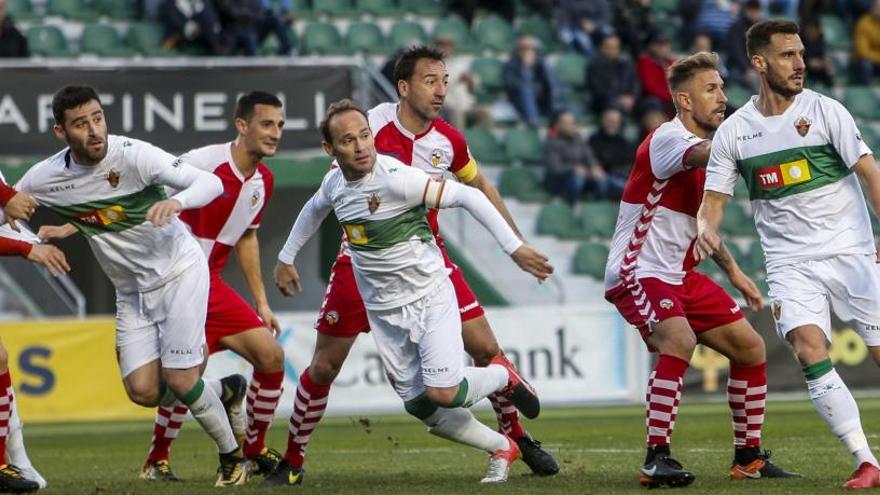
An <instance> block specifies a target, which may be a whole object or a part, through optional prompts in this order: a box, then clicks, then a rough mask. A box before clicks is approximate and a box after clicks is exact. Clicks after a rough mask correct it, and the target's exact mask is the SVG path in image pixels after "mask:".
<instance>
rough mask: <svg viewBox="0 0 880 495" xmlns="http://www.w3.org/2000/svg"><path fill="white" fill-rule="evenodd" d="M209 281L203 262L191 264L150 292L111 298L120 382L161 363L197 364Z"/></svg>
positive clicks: (165, 365) (202, 342) (173, 365)
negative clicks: (139, 370) (113, 299)
mask: <svg viewBox="0 0 880 495" xmlns="http://www.w3.org/2000/svg"><path fill="white" fill-rule="evenodd" d="M209 284H210V278H209V273H208V266H207V264H205V263H194V264H193V265H192V266H191V267H189V268H188V269H187V270H185V271H184V272H183V273H181V274H180V275H179V276H177V277H176V278H174V279H172V280H170V281H169V282H168V283H166V284H165V285H163V286H162V287H159V288H157V289H154V290H151V291H149V292H128V293H117V294H116V353H117V356H118V358H119V369H120V371H121V372H122V378H123V379H124V378H125V377H126V376H128V375H129V374H130V373H131V372H132V371H134V370H136V369H138V368H140V367H141V366H143V365H145V364H147V363H150V362H152V361H155V360H156V359H159V360H160V364H161V366H162V367H163V368H169V369H189V368H193V367H196V366H199V365H201V364H202V361H204V358H205V355H204V346H205V315H206V313H207V311H208V289H209V286H210V285H209Z"/></svg>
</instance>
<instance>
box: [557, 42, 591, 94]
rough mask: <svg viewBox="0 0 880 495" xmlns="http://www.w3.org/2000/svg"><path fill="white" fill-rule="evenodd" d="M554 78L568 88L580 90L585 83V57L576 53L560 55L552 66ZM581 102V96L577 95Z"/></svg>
mask: <svg viewBox="0 0 880 495" xmlns="http://www.w3.org/2000/svg"><path fill="white" fill-rule="evenodd" d="M554 70H555V71H556V78H557V79H558V80H559V82H560V83H562V84H563V85H565V86H566V87H568V88H570V89H576V90H582V89H584V88H585V87H586V85H587V59H586V58H584V57H583V56H582V55H578V54H576V53H566V54H563V55H560V56H559V58H558V59H557V60H556V65H555V66H554ZM578 96H579V99H580V101H581V104H583V96H581V95H578Z"/></svg>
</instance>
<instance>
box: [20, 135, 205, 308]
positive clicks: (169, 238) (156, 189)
mask: <svg viewBox="0 0 880 495" xmlns="http://www.w3.org/2000/svg"><path fill="white" fill-rule="evenodd" d="M107 148H108V150H107V156H106V157H105V158H104V160H102V161H101V163H99V164H97V165H95V166H83V165H79V164H77V163H76V162H74V161H73V156H72V155H71V153H70V150H69V149H68V148H65V149H64V150H61V151H59V152H58V153H56V154H55V155H53V156H51V157H49V158H47V159H45V160H43V161H42V162H40V163H37V164H36V165H34V166H33V167H31V169H30V170H28V171H27V173H26V174H25V175H24V177H22V179H21V181H19V183H18V184H17V185H16V186H15V187H16V189H18V190H19V191H23V192H27V193H29V194H31V195H33V196H34V197H35V198H36V199H37V201H38V202H39V203H40V204H42V205H45V206H48V207H50V208H51V209H52V210H53V211H55V212H56V213H58V214H59V215H61V216H62V217H64V219H65V220H67V221H68V222H70V223H71V224H73V225H74V226H75V227H76V228H77V229H79V231H80V232H82V233H83V234H84V235H85V237H86V239H88V241H89V245H90V246H91V248H92V251H93V252H94V253H95V257H96V258H97V259H98V263H99V264H100V265H101V268H102V269H103V270H104V273H106V274H107V276H108V277H109V278H110V281H111V282H113V285H114V286H115V287H116V290H117V291H118V292H135V291H140V292H144V291H149V290H151V289H155V288H157V287H160V286H162V285H164V284H165V282H167V281H168V280H171V279H173V278H174V277H176V276H177V275H179V274H180V273H182V272H183V271H184V270H186V269H187V268H188V267H189V266H191V265H192V264H193V263H197V262H199V263H205V256H204V255H203V254H202V250H201V249H199V245H198V244H197V243H196V241H195V239H193V237H192V236H190V235H189V232H187V229H186V227H185V226H184V225H183V223H182V222H181V221H180V220H178V219H177V218H174V219H173V220H172V221H170V222H168V223H166V224H165V225H163V226H161V227H156V226H154V225H153V224H151V223H150V222H147V221H146V220H145V217H146V214H147V210H149V208H150V207H151V206H153V204H154V203H156V202H158V201H161V200H164V199H166V196H165V191H164V189H163V187H162V184H167V185H171V186H174V187H177V188H183V187H184V185H183V184H182V183H180V182H178V181H177V180H176V179H177V176H179V175H180V174H183V173H185V170H184V168H186V167H189V165H186V164H184V163H183V162H182V161H180V160H178V159H176V157H175V156H174V155H172V154H170V153H167V152H165V151H163V150H161V149H159V148H157V147H155V146H153V145H151V144H149V143H146V142H144V141H139V140H137V139H131V138H127V137H122V136H113V135H111V136H108V138H107Z"/></svg>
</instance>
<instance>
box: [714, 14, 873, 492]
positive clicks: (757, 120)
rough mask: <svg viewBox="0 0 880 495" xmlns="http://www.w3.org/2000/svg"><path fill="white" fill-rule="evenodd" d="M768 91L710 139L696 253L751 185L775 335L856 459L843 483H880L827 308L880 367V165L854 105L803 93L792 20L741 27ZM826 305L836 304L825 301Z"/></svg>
mask: <svg viewBox="0 0 880 495" xmlns="http://www.w3.org/2000/svg"><path fill="white" fill-rule="evenodd" d="M746 46H747V50H748V54H749V57H750V58H751V62H752V67H754V69H755V70H756V71H757V72H758V74H759V75H760V77H761V89H760V93H759V94H758V96H753V97H752V99H751V100H750V101H749V102H748V103H746V104H745V105H744V106H743V107H742V108H740V109H739V110H737V111H736V113H734V114H733V115H732V116H731V117H730V118H728V119H727V120H726V121H725V122H724V123H723V124H722V125H721V127H719V129H718V132H716V133H715V137H714V138H713V140H712V152H711V155H710V158H709V165H708V169H707V177H706V186H705V195H704V197H703V202H702V205H701V206H700V211H699V215H698V223H699V237H698V240H697V252H698V255H699V256H700V257H702V258H705V257H707V256H710V255H712V254H713V253H715V252H717V250H718V248H719V245H720V242H721V241H720V237H719V233H718V229H719V226H720V225H721V220H722V215H723V207H724V204H725V202H727V201H728V200H729V199H730V197H731V196H732V195H733V190H734V185H735V183H736V179H737V174H740V175H742V176H743V178H744V179H745V182H746V184H747V185H748V190H749V198H750V199H751V203H752V209H753V210H754V215H755V225H756V226H757V228H758V234H759V236H760V238H761V246H762V247H763V249H764V254H765V258H766V264H767V265H766V266H767V283H768V285H769V287H770V299H771V308H772V311H773V317H774V318H775V319H776V331H777V333H778V334H779V336H780V338H782V339H784V340H785V341H786V342H787V343H789V344H790V345H791V346H792V349H793V350H794V353H795V355H796V356H797V359H798V361H800V363H801V365H802V366H803V372H804V377H805V378H806V382H807V389H808V390H809V394H810V398H811V399H812V401H813V404H814V405H815V407H816V410H817V411H818V412H819V415H820V416H822V418H823V419H824V420H825V422H826V423H828V427H829V428H830V429H831V431H832V432H833V433H834V434H835V435H837V437H838V438H840V440H841V441H842V442H843V443H844V444H845V445H846V447H847V448H848V449H849V451H850V452H851V453H852V454H853V456H854V457H855V464H856V470H855V472H854V473H853V475H852V476H851V477H850V479H849V480H847V481H846V482H845V484H844V485H843V487H844V488H846V489H859V488H871V487H880V469H878V467H877V459H876V458H875V456H874V454H873V453H872V452H871V448H870V446H869V445H868V440H867V439H866V437H865V434H864V432H863V431H862V425H861V420H860V418H859V409H858V406H857V405H856V401H855V400H854V399H853V396H852V394H851V393H850V392H849V389H848V388H847V386H846V384H845V383H844V382H843V380H841V378H840V376H839V375H838V374H837V372H836V371H835V370H834V367H833V366H832V364H831V360H830V359H829V357H828V349H827V343H828V342H829V341H830V340H831V321H830V312H829V311H830V309H833V310H834V312H835V313H836V314H837V316H839V317H840V319H842V320H844V321H852V323H853V325H854V327H855V329H856V331H857V332H858V333H859V335H861V337H862V339H863V340H864V342H865V344H866V345H867V346H868V348H869V349H870V351H871V356H872V357H873V358H874V360H875V361H876V362H877V363H880V268H878V265H877V260H878V258H877V253H876V248H875V246H874V240H873V236H872V234H871V222H870V219H869V217H868V209H867V207H866V205H865V198H864V196H863V194H862V190H861V188H860V187H859V180H860V179H861V181H862V183H863V184H864V187H865V189H866V190H867V192H868V198H869V200H870V202H871V204H872V206H873V208H874V211H875V212H878V211H880V171H878V170H877V166H876V164H875V162H874V157H873V155H872V154H871V150H870V149H869V148H868V146H867V145H865V142H864V141H863V140H862V137H861V135H860V134H859V130H858V128H857V127H856V124H855V121H854V120H853V118H852V116H851V115H850V113H849V112H848V111H847V110H846V109H845V108H844V107H843V106H842V105H841V104H840V103H838V102H837V101H835V100H833V99H831V98H828V97H827V96H824V95H821V94H818V93H816V92H813V91H811V90H809V89H804V76H805V74H806V67H805V65H804V45H803V43H802V42H801V39H800V36H799V35H798V25H797V24H795V23H794V22H791V21H787V20H770V21H765V22H761V23H758V24H755V25H754V26H752V27H751V28H750V29H749V31H748V33H747V34H746ZM829 304H830V306H831V308H830V309H829Z"/></svg>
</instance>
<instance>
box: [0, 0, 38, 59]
mask: <svg viewBox="0 0 880 495" xmlns="http://www.w3.org/2000/svg"><path fill="white" fill-rule="evenodd" d="M30 56H31V52H30V50H29V49H28V42H27V38H25V37H24V35H22V34H21V31H19V30H18V29H17V28H16V27H15V25H14V24H13V22H12V18H11V17H9V16H7V15H6V0H0V58H27V57H30Z"/></svg>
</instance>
